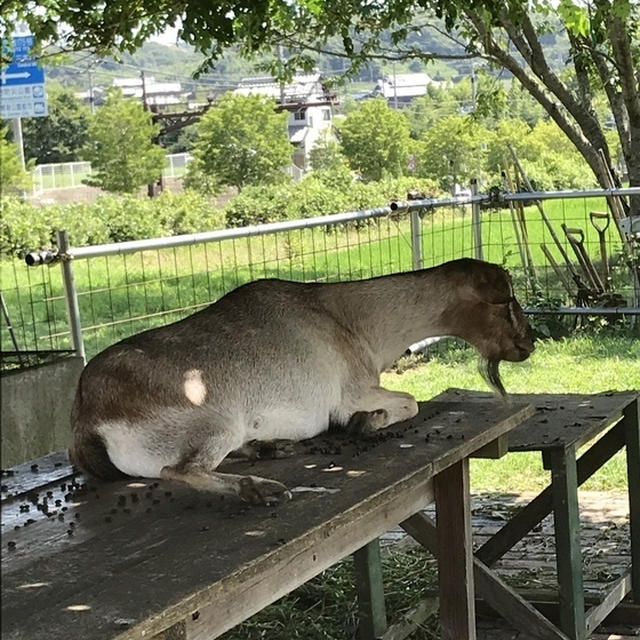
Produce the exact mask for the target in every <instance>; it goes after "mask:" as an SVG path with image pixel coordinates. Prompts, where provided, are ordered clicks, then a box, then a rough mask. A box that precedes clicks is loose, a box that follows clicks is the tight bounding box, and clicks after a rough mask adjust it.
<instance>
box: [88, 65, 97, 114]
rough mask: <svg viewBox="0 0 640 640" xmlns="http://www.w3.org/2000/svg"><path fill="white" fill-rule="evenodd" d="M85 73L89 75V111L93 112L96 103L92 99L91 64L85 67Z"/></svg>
mask: <svg viewBox="0 0 640 640" xmlns="http://www.w3.org/2000/svg"><path fill="white" fill-rule="evenodd" d="M87 73H88V75H89V106H90V107H91V113H92V114H93V113H95V111H96V105H95V101H94V99H93V69H92V68H91V65H89V66H88V67H87Z"/></svg>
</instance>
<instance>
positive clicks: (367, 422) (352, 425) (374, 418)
mask: <svg viewBox="0 0 640 640" xmlns="http://www.w3.org/2000/svg"><path fill="white" fill-rule="evenodd" d="M388 424H389V413H388V412H387V410H386V409H376V410H375V411H357V412H356V413H354V414H353V415H352V416H351V418H350V420H349V424H348V430H349V433H350V434H352V435H355V436H361V437H364V438H366V437H367V436H371V435H373V434H375V433H376V431H379V430H380V429H384V428H385V427H386V426H387V425H388Z"/></svg>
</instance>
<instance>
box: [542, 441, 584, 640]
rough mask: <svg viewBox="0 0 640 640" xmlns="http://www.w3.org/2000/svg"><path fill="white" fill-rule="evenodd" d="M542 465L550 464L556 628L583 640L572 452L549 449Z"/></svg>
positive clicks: (576, 486) (580, 561) (573, 455)
mask: <svg viewBox="0 0 640 640" xmlns="http://www.w3.org/2000/svg"><path fill="white" fill-rule="evenodd" d="M545 466H547V468H549V467H550V468H551V490H552V493H553V519H554V529H555V538H556V567H557V570H558V587H559V593H558V595H559V608H560V628H561V629H562V631H564V633H566V634H567V636H569V638H571V640H584V637H585V618H584V586H583V582H582V552H581V550H580V512H579V508H578V479H577V473H576V452H575V450H574V449H573V448H570V449H567V450H564V451H551V452H549V455H548V457H547V459H546V465H545Z"/></svg>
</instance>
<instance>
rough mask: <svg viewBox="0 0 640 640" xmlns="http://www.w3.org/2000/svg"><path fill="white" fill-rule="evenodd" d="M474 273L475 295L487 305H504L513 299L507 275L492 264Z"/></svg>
mask: <svg viewBox="0 0 640 640" xmlns="http://www.w3.org/2000/svg"><path fill="white" fill-rule="evenodd" d="M486 266H487V268H484V269H478V270H477V271H476V272H475V273H474V279H473V282H474V288H475V290H476V295H477V296H478V297H479V298H480V299H481V300H482V301H483V302H488V303H489V304H506V303H507V302H509V301H511V300H512V299H513V285H512V284H511V277H510V276H509V274H508V273H507V272H506V271H505V270H504V269H502V268H501V267H499V266H498V265H494V264H487V265H486Z"/></svg>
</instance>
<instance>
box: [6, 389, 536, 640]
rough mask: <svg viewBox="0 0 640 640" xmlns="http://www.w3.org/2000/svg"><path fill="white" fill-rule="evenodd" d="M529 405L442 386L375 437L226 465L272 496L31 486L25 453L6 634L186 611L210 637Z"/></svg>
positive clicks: (10, 521)
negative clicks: (259, 502)
mask: <svg viewBox="0 0 640 640" xmlns="http://www.w3.org/2000/svg"><path fill="white" fill-rule="evenodd" d="M531 413H532V409H531V408H530V407H526V406H525V407H523V406H519V405H514V406H511V407H505V406H502V405H500V404H498V403H496V402H495V401H494V400H493V399H491V400H489V401H488V402H486V404H484V405H483V406H481V407H480V406H478V405H474V406H473V407H469V406H468V405H466V404H465V403H460V402H455V401H448V400H444V401H443V400H442V399H441V398H440V397H438V398H436V399H434V400H433V401H431V402H428V403H423V404H422V405H421V411H420V413H419V415H418V416H416V418H414V419H412V420H409V421H407V422H405V423H402V424H400V425H396V426H394V427H392V428H391V429H387V430H385V431H384V432H383V433H381V434H380V436H379V438H378V439H377V440H375V441H370V442H355V441H351V440H349V439H344V438H340V437H339V436H336V435H327V436H323V437H319V438H316V439H314V440H311V441H308V442H306V443H301V446H300V451H299V452H298V453H297V454H296V455H295V457H293V458H290V459H288V460H277V461H260V462H259V463H247V462H234V463H233V464H230V465H228V466H227V467H226V468H227V469H228V470H229V471H233V472H239V473H242V472H249V473H252V474H259V475H263V476H266V477H271V478H275V479H278V480H280V481H282V482H284V483H285V484H287V485H288V486H289V487H290V488H292V489H293V490H294V499H293V500H292V501H291V502H290V503H288V504H285V505H282V506H280V507H277V508H266V507H262V508H261V507H249V506H247V505H244V504H242V503H239V502H237V501H235V500H230V499H226V500H223V499H221V498H217V497H212V496H209V495H207V494H199V493H197V492H195V491H192V490H190V489H188V488H184V487H182V486H179V485H177V484H171V483H167V482H149V481H145V480H132V481H130V482H118V483H110V484H97V483H96V484H93V483H90V484H88V485H87V484H85V481H84V480H83V479H82V477H81V476H69V475H64V473H65V471H66V473H67V474H68V473H71V472H72V470H71V469H70V468H69V467H55V468H54V471H56V470H58V471H56V474H62V475H56V476H55V481H54V482H51V481H50V477H49V475H48V473H47V474H44V475H45V483H44V484H42V485H38V486H34V485H33V476H35V475H38V472H32V471H31V469H30V465H27V468H28V469H29V471H28V474H29V475H28V482H22V479H21V478H20V476H21V474H22V472H21V473H18V474H14V476H13V477H12V478H11V481H12V482H13V483H14V485H12V486H15V487H18V486H19V487H22V489H20V490H21V491H22V490H23V489H25V488H26V487H27V485H28V486H29V488H28V489H27V493H22V494H21V495H19V496H18V497H15V496H13V497H9V498H7V499H6V500H4V501H3V506H2V529H3V558H2V571H3V581H2V595H3V597H2V634H3V638H7V639H17V638H37V637H42V638H50V639H51V640H55V639H57V638H64V639H65V640H67V639H68V640H74V639H76V638H78V639H81V638H82V639H83V640H84V639H86V638H92V640H101V639H103V638H104V639H107V638H118V640H128V639H133V638H149V637H151V636H153V635H154V634H157V633H159V632H161V631H163V630H164V629H167V628H168V627H170V626H171V625H173V624H175V623H177V622H179V621H181V620H184V619H186V621H187V625H188V627H190V628H191V637H193V638H197V637H213V634H214V633H221V632H222V631H223V630H226V629H227V628H229V627H230V626H232V625H233V624H235V623H237V622H239V621H240V620H241V619H243V618H246V617H248V616H249V615H252V613H255V611H257V610H259V609H260V608H262V607H263V606H265V605H266V604H268V603H269V602H272V601H273V600H275V599H277V598H278V597H279V596H280V595H283V594H284V593H286V592H288V591H290V590H292V589H294V588H295V587H296V586H298V585H299V584H301V583H302V582H304V581H305V580H307V579H309V578H310V577H312V576H313V575H315V574H317V573H319V572H320V571H321V570H323V569H324V568H326V567H327V566H329V565H330V564H332V563H333V562H335V561H337V560H338V559H340V557H344V555H347V554H348V553H351V552H353V551H354V550H356V549H357V548H360V547H361V546H363V545H364V544H366V543H368V542H369V541H371V540H372V539H374V538H375V537H376V536H378V535H379V534H381V533H382V532H383V531H384V530H386V529H388V528H389V527H390V526H392V524H393V523H397V522H400V521H401V520H403V519H405V518H407V517H409V515H411V514H412V513H415V512H416V511H418V510H420V509H421V508H422V507H424V506H425V505H426V504H427V503H428V502H429V501H431V500H432V495H433V494H432V478H433V476H434V475H435V474H436V473H438V472H440V471H442V470H443V469H446V468H448V467H449V466H451V465H453V464H455V463H456V462H458V461H460V460H462V459H464V458H465V457H466V456H468V455H470V454H471V453H473V452H474V451H475V450H477V449H479V448H480V447H482V446H484V445H486V444H487V443H489V442H491V441H492V440H494V439H495V438H497V437H499V436H500V435H502V434H504V433H506V432H507V431H509V430H510V429H511V428H513V427H514V426H515V425H517V424H518V423H520V422H521V421H522V420H523V419H525V418H526V417H528V416H530V415H531ZM38 464H39V465H40V462H38ZM39 468H40V467H39ZM24 473H25V474H27V471H24ZM16 476H18V478H16ZM4 481H7V482H8V481H9V478H7V477H5V478H3V482H4ZM21 482H22V484H20V483H21ZM16 490H17V489H14V490H13V491H11V492H9V491H7V492H6V493H15V491H16ZM27 509H28V511H27ZM299 568H300V571H298V569H299ZM256 594H258V595H259V601H258V600H256V597H257V596H256ZM254 596H256V597H254ZM218 605H221V606H220V607H218ZM222 605H224V606H222ZM256 607H257V608H256ZM238 612H239V613H238ZM196 613H198V614H199V615H194V614H196ZM214 613H216V614H217V615H213V614H214ZM213 618H217V619H216V620H214V621H213V622H212V623H211V625H207V627H206V628H205V627H204V626H203V625H200V628H201V631H198V630H197V629H194V625H195V626H196V627H197V626H198V621H206V620H207V619H208V620H209V621H211V620H212V619H213ZM214 623H215V624H214ZM215 625H217V626H215ZM212 629H213V631H212ZM207 634H208V635H207ZM187 637H188V636H187Z"/></svg>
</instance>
